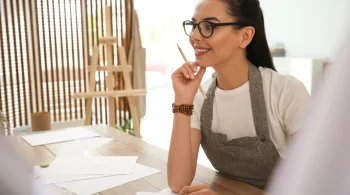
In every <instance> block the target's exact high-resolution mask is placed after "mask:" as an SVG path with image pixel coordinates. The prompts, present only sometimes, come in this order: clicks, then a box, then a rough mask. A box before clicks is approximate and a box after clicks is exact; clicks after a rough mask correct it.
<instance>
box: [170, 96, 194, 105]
mask: <svg viewBox="0 0 350 195" xmlns="http://www.w3.org/2000/svg"><path fill="white" fill-rule="evenodd" d="M193 101H194V98H191V97H176V96H175V100H174V104H175V105H181V104H190V105H192V104H193Z"/></svg>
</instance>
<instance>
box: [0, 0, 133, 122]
mask: <svg viewBox="0 0 350 195" xmlns="http://www.w3.org/2000/svg"><path fill="white" fill-rule="evenodd" d="M106 5H110V6H111V7H112V16H113V20H112V22H113V24H112V26H113V35H114V36H118V38H119V45H123V46H125V48H126V51H127V52H128V50H129V47H130V42H131V21H132V20H131V10H132V9H133V1H132V0H60V1H56V0H0V10H1V11H0V14H1V15H0V27H1V30H0V110H2V111H4V112H5V113H6V115H7V119H8V121H9V125H10V128H15V127H19V126H24V125H29V124H30V115H31V113H33V112H38V111H49V112H50V113H51V117H52V121H67V120H75V119H83V118H84V108H85V101H84V100H75V99H72V98H71V95H72V94H73V93H74V92H84V91H85V90H86V85H87V83H86V81H87V79H88V78H87V77H86V76H87V75H86V66H87V65H88V64H91V56H92V48H93V47H94V46H95V45H96V44H97V43H98V37H100V36H103V35H104V34H105V30H104V7H105V6H106ZM114 53H115V55H114V62H115V63H117V62H118V56H117V51H116V49H115V51H114ZM101 54H102V55H101V57H100V59H99V60H100V66H104V64H105V59H106V56H105V52H104V51H103V50H102V47H101ZM105 77H106V75H105V74H104V73H102V72H101V74H98V76H97V85H96V89H97V90H106V85H105V83H104V81H105ZM116 78H117V89H121V88H122V87H123V85H124V83H123V82H122V80H121V77H120V75H119V76H117V77H116ZM116 103H117V104H116V105H117V108H107V107H108V106H107V101H106V99H102V98H100V99H96V100H95V102H94V106H93V108H94V110H93V112H94V116H93V123H94V124H97V123H103V124H106V123H107V113H108V112H107V109H115V110H116V111H117V114H116V116H117V124H121V123H123V120H124V119H129V115H128V112H129V108H128V105H127V101H126V99H125V98H119V99H118V100H117V102H116Z"/></svg>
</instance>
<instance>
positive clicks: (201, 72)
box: [195, 67, 206, 82]
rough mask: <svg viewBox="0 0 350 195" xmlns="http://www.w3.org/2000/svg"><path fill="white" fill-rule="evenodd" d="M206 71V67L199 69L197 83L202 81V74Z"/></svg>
mask: <svg viewBox="0 0 350 195" xmlns="http://www.w3.org/2000/svg"><path fill="white" fill-rule="evenodd" d="M205 71H206V67H201V68H200V69H199V71H198V73H197V75H196V79H195V80H196V81H197V82H198V81H199V82H201V81H202V79H203V76H204V73H205Z"/></svg>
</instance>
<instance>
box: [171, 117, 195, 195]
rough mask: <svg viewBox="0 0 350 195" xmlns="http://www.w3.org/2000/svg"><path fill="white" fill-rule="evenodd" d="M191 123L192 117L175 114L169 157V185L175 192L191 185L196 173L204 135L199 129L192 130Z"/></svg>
mask: <svg viewBox="0 0 350 195" xmlns="http://www.w3.org/2000/svg"><path fill="white" fill-rule="evenodd" d="M190 121H191V117H190V116H186V115H183V114H179V113H175V114H174V123H173V132H172V136H171V142H170V149H169V156H168V184H169V187H170V188H171V189H172V190H173V191H174V192H179V191H180V190H181V189H182V188H183V187H185V186H188V185H191V183H192V180H193V178H194V175H195V173H196V168H197V158H198V150H199V145H200V143H201V139H202V135H201V132H200V131H199V130H198V129H193V128H192V129H191V127H190V123H191V122H190Z"/></svg>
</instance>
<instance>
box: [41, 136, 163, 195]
mask: <svg viewBox="0 0 350 195" xmlns="http://www.w3.org/2000/svg"><path fill="white" fill-rule="evenodd" d="M111 140H112V139H110V138H100V137H99V138H89V139H84V140H76V141H72V142H67V143H64V144H62V146H61V148H60V150H59V151H58V153H57V155H56V159H55V160H54V161H53V162H52V163H51V164H50V166H49V167H47V168H40V167H38V166H37V167H35V173H36V175H39V176H40V177H39V179H38V181H39V182H41V183H42V184H56V185H57V186H59V187H62V188H65V189H67V190H68V191H71V192H73V193H75V194H78V195H79V194H84V195H86V194H94V193H98V192H101V191H104V190H107V189H109V188H113V187H115V186H119V185H122V184H125V183H128V182H131V181H134V180H137V179H140V178H143V177H146V176H149V175H152V174H155V173H159V172H160V170H156V169H153V168H150V167H147V166H144V165H141V164H138V163H136V161H137V158H138V157H137V156H86V155H85V154H84V153H85V152H86V151H87V150H92V149H95V148H97V147H100V146H102V145H103V144H106V143H107V142H109V141H111Z"/></svg>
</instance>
